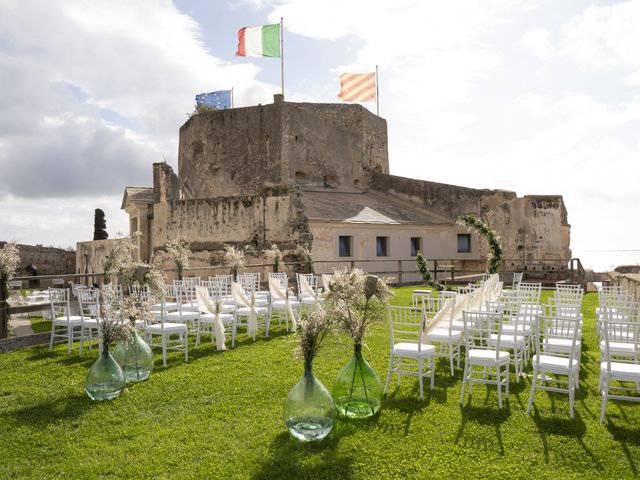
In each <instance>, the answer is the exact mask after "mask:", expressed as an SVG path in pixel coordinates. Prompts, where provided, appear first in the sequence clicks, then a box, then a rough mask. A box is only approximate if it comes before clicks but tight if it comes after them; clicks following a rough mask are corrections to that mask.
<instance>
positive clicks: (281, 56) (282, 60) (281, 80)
mask: <svg viewBox="0 0 640 480" xmlns="http://www.w3.org/2000/svg"><path fill="white" fill-rule="evenodd" d="M283 37H284V21H283V19H282V17H280V84H281V86H282V100H284V38H283Z"/></svg>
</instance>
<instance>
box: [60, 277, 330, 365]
mask: <svg viewBox="0 0 640 480" xmlns="http://www.w3.org/2000/svg"><path fill="white" fill-rule="evenodd" d="M247 278H251V283H250V284H249V283H248V282H247ZM237 279H238V280H240V281H241V282H242V283H235V286H236V292H235V295H234V292H232V291H231V290H232V288H231V287H232V286H233V285H234V282H231V278H230V276H229V277H226V278H220V277H212V278H210V279H209V280H206V281H202V280H200V279H185V280H183V281H175V282H174V283H173V284H172V285H167V286H165V287H164V288H163V291H164V293H165V294H164V295H162V299H161V300H160V301H159V302H158V303H155V304H154V305H153V306H152V307H151V308H152V312H153V316H154V321H152V322H149V321H143V320H138V321H137V322H136V323H137V324H136V327H137V328H138V329H139V330H140V331H141V332H144V334H145V336H146V337H147V340H148V341H149V343H150V344H151V345H152V346H158V347H161V348H162V349H163V362H164V364H165V365H166V352H167V350H171V349H175V350H181V351H184V352H185V361H186V360H187V358H188V336H189V334H195V337H196V338H195V342H196V345H198V344H199V343H200V340H201V336H202V335H204V334H209V335H211V341H212V343H214V341H215V337H216V329H215V326H216V324H217V323H218V322H222V324H223V327H224V329H225V331H227V332H230V333H231V345H232V347H233V346H235V340H236V335H237V331H238V327H242V326H245V327H247V328H248V327H249V319H250V318H251V313H252V312H253V313H255V317H256V318H255V319H256V326H257V327H258V328H264V330H265V335H266V336H268V334H269V327H270V324H271V321H272V320H274V319H278V321H279V323H281V322H282V320H284V322H285V327H286V328H287V329H289V328H290V327H289V325H290V323H291V325H294V324H295V322H296V321H297V317H298V316H299V313H300V309H301V307H303V306H311V305H313V304H314V303H316V302H318V301H321V299H322V296H321V295H320V293H319V291H318V290H319V289H318V283H319V280H318V277H316V276H313V275H303V274H299V276H298V278H297V280H298V284H299V285H301V287H300V288H299V290H300V291H299V293H298V295H296V296H294V295H292V294H290V292H289V290H288V288H287V286H288V279H287V277H286V275H284V274H270V275H269V282H270V289H269V291H259V290H256V289H255V288H254V286H255V285H257V284H256V283H255V276H253V275H250V277H249V276H244V277H243V276H239V277H238V278H237ZM258 279H259V277H258ZM324 280H325V282H326V281H327V279H324ZM199 287H203V288H202V289H200V295H198V288H199ZM74 293H75V296H76V297H77V301H78V308H77V313H76V312H75V311H74V309H72V308H71V305H72V295H71V291H70V290H69V289H65V288H63V289H53V288H52V289H50V290H49V297H50V308H51V312H50V313H51V318H52V329H51V339H50V350H51V349H53V344H54V342H55V341H56V340H60V339H65V340H66V341H67V344H68V352H69V353H71V349H72V346H73V343H74V342H75V341H79V353H80V354H82V349H83V345H84V343H85V341H87V340H88V341H89V348H92V346H93V341H94V339H95V340H97V339H98V338H99V336H100V331H99V322H98V315H99V314H100V311H101V310H100V307H101V297H102V306H103V308H112V309H115V310H119V309H120V305H121V302H122V300H123V292H122V289H121V288H120V287H119V286H117V285H105V286H104V287H103V288H102V289H101V290H97V289H92V288H79V289H74ZM129 294H130V295H134V296H136V297H139V298H141V299H143V300H149V301H151V300H152V299H153V296H152V295H151V293H150V291H149V290H148V288H146V287H142V288H141V287H138V286H133V287H131V288H130V290H129ZM199 297H200V298H199ZM202 297H206V298H207V300H208V301H209V302H210V303H209V305H214V306H215V304H216V302H219V304H220V310H219V312H218V314H217V315H216V314H214V313H212V312H211V311H209V310H210V308H209V307H207V305H206V303H205V302H204V300H203V298H202ZM214 308H215V307H214ZM223 334H224V333H223ZM251 334H252V336H253V339H254V340H255V338H256V337H255V335H256V329H253V330H252V332H251ZM98 344H99V346H101V344H100V342H98Z"/></svg>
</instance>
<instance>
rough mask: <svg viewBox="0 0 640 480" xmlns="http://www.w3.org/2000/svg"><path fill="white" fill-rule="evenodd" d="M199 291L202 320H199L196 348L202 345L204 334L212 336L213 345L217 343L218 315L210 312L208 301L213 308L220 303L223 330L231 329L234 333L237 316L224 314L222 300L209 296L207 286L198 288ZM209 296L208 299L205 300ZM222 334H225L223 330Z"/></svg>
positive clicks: (198, 298)
mask: <svg viewBox="0 0 640 480" xmlns="http://www.w3.org/2000/svg"><path fill="white" fill-rule="evenodd" d="M198 288H199V290H198V291H197V292H199V293H196V298H197V301H198V310H199V311H200V318H199V319H198V332H197V334H196V347H197V346H198V345H200V336H201V335H202V334H203V333H204V334H209V335H211V343H215V339H216V323H217V321H218V320H217V319H216V315H215V313H214V312H212V311H210V309H209V308H208V307H207V304H206V302H207V300H209V301H210V302H211V303H212V304H213V306H214V307H215V305H216V302H220V313H218V318H219V319H220V321H221V322H222V328H223V329H227V328H230V329H231V330H232V331H233V329H234V323H235V316H234V315H233V313H224V311H223V305H222V301H221V300H220V298H219V297H218V298H216V297H215V296H213V297H212V296H211V295H210V294H209V290H208V289H207V287H206V285H201V286H200V287H198ZM205 296H207V297H208V298H205ZM221 332H222V333H224V332H223V331H222V330H221Z"/></svg>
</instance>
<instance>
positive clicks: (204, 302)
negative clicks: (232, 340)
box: [196, 287, 227, 350]
mask: <svg viewBox="0 0 640 480" xmlns="http://www.w3.org/2000/svg"><path fill="white" fill-rule="evenodd" d="M196 299H197V301H198V310H200V311H201V312H202V313H207V312H209V313H212V314H213V315H214V316H215V321H214V323H213V329H214V333H215V337H216V350H226V349H227V347H226V345H225V342H226V338H225V335H224V325H223V324H222V320H221V319H220V310H219V309H218V308H216V305H215V304H214V303H213V301H212V300H211V297H210V296H209V292H208V290H207V287H198V288H197V289H196Z"/></svg>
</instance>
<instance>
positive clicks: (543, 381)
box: [527, 316, 582, 418]
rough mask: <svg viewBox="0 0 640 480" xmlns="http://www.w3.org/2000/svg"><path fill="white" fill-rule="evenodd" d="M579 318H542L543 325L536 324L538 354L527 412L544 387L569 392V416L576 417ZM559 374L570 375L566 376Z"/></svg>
mask: <svg viewBox="0 0 640 480" xmlns="http://www.w3.org/2000/svg"><path fill="white" fill-rule="evenodd" d="M580 322H581V319H580V318H579V317H557V316H554V317H549V316H544V317H541V318H540V324H541V325H540V327H541V328H536V329H535V333H534V336H535V349H536V354H535V356H534V357H533V379H532V382H531V393H530V394H529V404H528V406H527V413H529V412H530V411H531V407H532V405H533V400H534V397H535V392H536V390H545V391H548V392H561V393H568V394H569V416H570V417H571V418H573V405H574V399H575V393H576V389H577V387H578V383H579V374H580V346H581V341H580V335H581V331H582V330H581V326H580ZM550 375H554V377H551V376H550ZM558 376H561V377H567V380H564V379H561V378H558ZM548 383H552V384H553V385H548Z"/></svg>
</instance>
